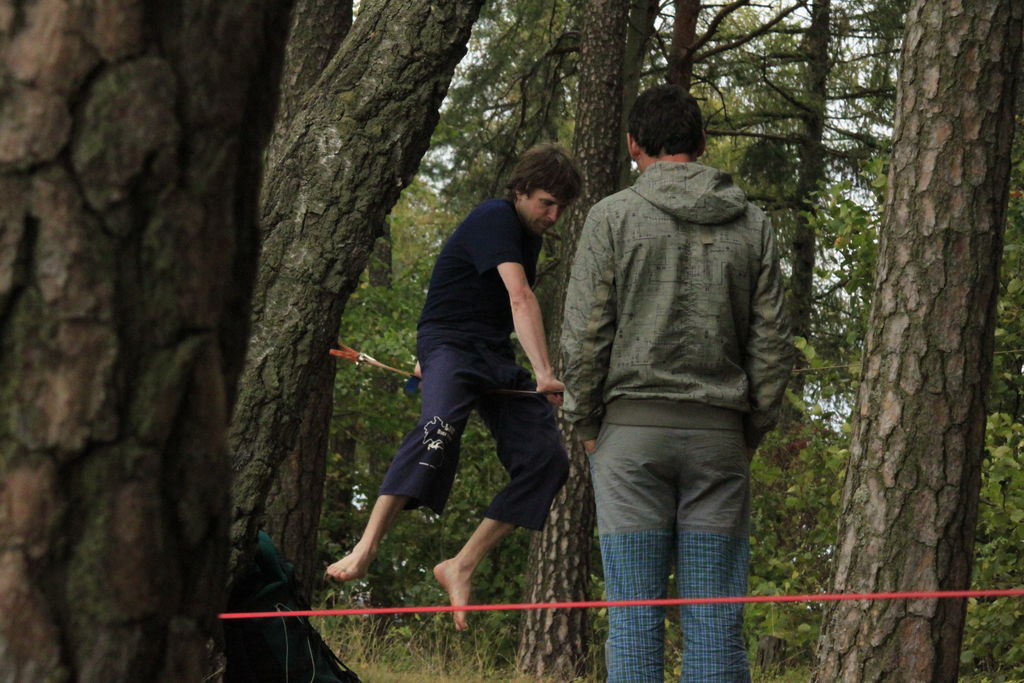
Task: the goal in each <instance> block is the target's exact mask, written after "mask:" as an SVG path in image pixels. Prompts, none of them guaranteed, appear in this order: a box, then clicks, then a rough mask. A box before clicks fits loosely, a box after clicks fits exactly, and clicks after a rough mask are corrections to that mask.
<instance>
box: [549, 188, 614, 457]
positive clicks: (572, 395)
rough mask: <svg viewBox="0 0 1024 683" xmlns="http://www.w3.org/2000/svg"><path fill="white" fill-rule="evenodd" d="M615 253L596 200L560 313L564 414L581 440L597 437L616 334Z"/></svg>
mask: <svg viewBox="0 0 1024 683" xmlns="http://www.w3.org/2000/svg"><path fill="white" fill-rule="evenodd" d="M615 305H616V303H615V253H614V245H613V243H612V234H611V227H610V224H609V220H608V216H607V212H606V211H603V210H602V204H601V203H598V204H596V205H594V207H593V208H592V209H591V210H590V213H589V214H588V215H587V220H586V222H585V223H584V225H583V231H582V233H581V235H580V242H579V246H578V247H577V249H576V257H575V259H574V261H573V265H572V271H571V274H570V277H569V285H568V287H567V289H566V297H565V313H564V316H563V319H562V337H561V355H562V371H561V379H562V381H563V382H564V383H565V402H564V403H563V405H562V415H563V416H564V417H565V418H566V420H568V421H569V422H570V423H572V424H573V425H574V427H575V431H576V437H577V438H578V439H579V440H580V441H586V440H589V439H596V438H597V434H598V431H599V430H600V428H601V418H602V417H603V416H604V399H603V395H604V384H605V379H606V377H607V370H608V366H609V360H610V358H611V351H612V340H613V338H614V336H615V317H616V316H615Z"/></svg>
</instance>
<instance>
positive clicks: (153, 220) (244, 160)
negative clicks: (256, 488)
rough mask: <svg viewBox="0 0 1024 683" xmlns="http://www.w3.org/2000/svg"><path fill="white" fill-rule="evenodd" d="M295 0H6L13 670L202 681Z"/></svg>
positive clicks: (0, 276) (3, 514) (3, 354)
mask: <svg viewBox="0 0 1024 683" xmlns="http://www.w3.org/2000/svg"><path fill="white" fill-rule="evenodd" d="M289 5H290V3H289V2H288V1H287V0H278V1H275V0H262V1H257V2H248V3H227V2H219V1H212V0H207V1H203V0H192V1H186V2H182V3H166V2H156V1H153V0H148V1H142V0H140V1H137V2H105V3H97V2H88V1H83V2H77V3H67V2H57V1H52V2H51V1H49V0H37V1H35V2H29V1H26V2H15V3H12V2H10V0H0V112H2V114H0V197H2V198H3V199H2V201H0V247H2V248H0V387H2V388H0V671H2V672H3V675H2V677H3V679H4V680H17V681H64V680H74V681H86V682H88V681H103V682H104V683H110V682H117V681H131V682H133V683H134V682H137V681H167V682H168V683H171V682H177V681H198V680H200V679H201V676H202V672H203V667H204V662H205V650H206V643H207V640H208V639H209V637H210V635H211V633H212V632H213V630H214V624H215V615H216V613H217V611H218V609H220V608H221V607H222V603H223V597H224V582H225V579H226V561H227V550H228V524H229V500H228V490H229V473H230V465H229V459H228V449H227V442H226V429H227V418H228V416H229V415H230V410H231V404H232V402H233V396H234V390H235V385H236V379H237V376H238V373H239V371H240V368H241V358H242V356H243V352H244V348H245V343H246V339H247V332H246V329H247V325H248V302H249V299H250V295H251V291H252V277H253V274H254V272H255V265H256V253H257V244H258V239H257V238H258V229H257V188H258V185H259V176H260V158H261V154H262V150H263V147H264V145H265V143H266V139H267V137H268V133H269V131H270V125H271V120H272V116H273V106H274V102H275V101H276V96H277V80H278V77H279V75H280V61H281V56H282V54H283V51H284V29H283V28H282V27H284V26H286V25H287V18H288V10H289Z"/></svg>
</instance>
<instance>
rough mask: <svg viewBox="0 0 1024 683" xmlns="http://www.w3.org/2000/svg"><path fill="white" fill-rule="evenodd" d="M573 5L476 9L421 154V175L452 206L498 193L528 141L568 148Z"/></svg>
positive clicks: (563, 1)
mask: <svg viewBox="0 0 1024 683" xmlns="http://www.w3.org/2000/svg"><path fill="white" fill-rule="evenodd" d="M577 4H578V3H577V2H571V1H569V0H546V1H545V2H511V1H510V0H500V1H498V2H489V3H487V4H485V5H484V8H483V10H481V13H480V19H479V20H478V21H477V24H476V26H475V27H474V29H473V37H472V39H471V40H470V45H469V56H468V58H467V59H465V60H464V61H463V63H462V64H461V65H460V66H459V69H458V71H457V72H456V76H455V80H454V82H453V84H452V88H451V90H450V92H449V94H448V98H447V99H446V101H445V105H444V113H443V116H442V118H441V122H440V124H439V125H438V127H437V129H436V130H435V132H434V137H433V140H432V141H431V150H430V152H429V153H428V155H427V157H426V159H424V168H423V171H424V173H425V174H426V175H427V176H428V177H429V178H431V180H432V181H433V182H434V183H435V184H436V185H438V186H439V187H443V188H444V191H445V194H446V196H447V197H448V198H449V200H450V201H452V202H454V204H453V206H454V208H455V209H456V210H457V211H459V212H465V211H467V210H468V209H469V208H471V207H472V206H473V205H475V204H476V203H477V202H479V201H481V200H483V199H487V198H489V197H496V196H500V195H502V194H503V193H504V187H503V183H504V181H505V178H506V176H507V175H508V172H509V171H510V170H511V168H512V164H513V163H515V160H516V158H517V157H518V155H519V154H520V153H522V152H523V151H524V150H526V149H527V148H528V147H530V146H531V145H533V144H536V143H538V142H547V141H560V142H562V143H563V144H565V145H566V146H567V147H570V148H571V146H572V144H571V141H572V122H573V112H572V109H571V103H572V96H573V94H574V93H575V91H576V79H575V74H576V61H577V55H578V51H579V45H578V42H579V33H578V31H577V30H576V26H575V24H576V22H577V21H578V18H579V14H578V12H576V11H574V10H575V9H576V5H577Z"/></svg>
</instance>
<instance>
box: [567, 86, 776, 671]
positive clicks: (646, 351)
mask: <svg viewBox="0 0 1024 683" xmlns="http://www.w3.org/2000/svg"><path fill="white" fill-rule="evenodd" d="M628 131H629V132H628V134H627V137H626V142H627V145H628V147H629V152H630V155H631V156H632V158H633V160H634V161H635V162H636V163H637V166H638V168H639V170H640V173H641V175H640V177H639V178H638V179H637V181H636V183H635V184H634V185H633V186H632V187H631V188H629V189H626V190H623V191H621V192H618V193H616V194H614V195H611V196H610V197H607V198H605V199H604V200H602V201H600V202H598V203H597V204H595V205H594V207H593V208H592V209H591V211H590V213H589V215H588V216H587V221H586V224H585V226H584V228H583V233H582V235H581V237H580V242H579V247H578V249H577V252H576V258H575V261H574V263H573V268H572V277H571V280H570V284H569V289H568V292H567V295H566V306H565V318H564V325H563V328H562V354H563V361H564V363H563V367H564V370H563V374H562V379H563V381H564V382H565V384H566V395H565V405H564V407H563V412H564V414H565V416H566V418H567V419H568V420H569V421H570V422H571V423H573V424H574V427H575V433H576V436H577V438H579V439H580V440H581V441H582V442H583V445H584V448H585V450H586V451H587V452H588V454H589V460H590V471H591V476H592V479H593V483H594V495H595V499H596V503H597V519H598V531H599V533H600V540H601V557H602V562H603V564H604V575H605V588H606V592H607V595H608V599H609V600H640V599H656V598H664V597H666V593H667V585H668V578H669V575H670V574H671V573H672V571H673V569H674V570H675V575H676V587H677V591H678V594H679V596H680V597H682V598H698V597H725V596H739V595H744V594H745V593H746V589H747V573H748V568H749V552H750V551H749V542H748V534H749V524H750V487H749V484H750V466H749V463H750V459H751V457H752V456H753V452H754V449H756V448H757V445H758V443H760V441H761V439H762V437H763V436H764V434H765V433H766V432H767V431H768V430H769V429H771V428H772V427H773V426H774V424H775V422H776V420H777V416H778V411H779V407H780V403H781V399H782V395H783V391H784V389H785V385H786V381H787V379H788V377H789V373H790V370H791V368H792V362H793V361H792V353H791V348H792V347H791V344H790V337H789V330H788V325H787V323H786V320H785V316H784V305H783V282H782V276H781V274H780V271H779V265H778V260H777V257H776V253H775V238H774V235H773V234H772V228H771V225H770V223H769V221H768V219H767V217H766V216H765V215H764V214H763V213H762V212H761V211H760V210H759V209H758V208H757V207H755V206H754V205H753V204H751V203H750V202H748V201H747V199H746V196H745V195H744V193H743V192H742V190H740V189H739V188H738V187H736V186H735V185H734V184H733V183H732V180H731V178H730V177H729V176H728V175H727V174H725V173H723V172H721V171H718V170H715V169H713V168H709V167H707V166H703V165H700V164H697V163H695V161H696V159H697V158H698V157H699V156H700V155H701V154H702V153H703V152H704V144H705V139H704V131H703V123H702V118H701V112H700V108H699V106H698V105H697V101H696V100H695V99H694V98H693V97H692V96H691V95H690V94H689V93H687V92H686V91H685V90H683V89H682V88H679V87H677V86H658V87H654V88H651V89H649V90H647V91H645V92H643V93H642V94H641V95H640V96H639V98H638V99H637V101H636V104H635V105H634V106H633V109H632V111H631V112H630V116H629V123H628ZM673 549H675V557H674V558H673V556H672V555H673ZM681 620H682V630H683V650H684V654H683V667H682V675H681V679H680V680H682V681H694V682H696V681H700V682H702V683H708V682H712V681H728V682H729V683H732V682H738V681H749V680H750V671H749V666H748V663H747V655H746V645H745V643H744V639H743V608H742V605H733V604H727V605H684V606H683V607H682V608H681ZM664 621H665V613H664V608H659V607H625V608H613V609H610V610H609V634H608V642H607V644H606V647H605V655H606V660H607V664H608V680H609V681H658V682H660V681H662V680H663V675H664V674H663V669H664Z"/></svg>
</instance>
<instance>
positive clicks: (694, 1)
mask: <svg viewBox="0 0 1024 683" xmlns="http://www.w3.org/2000/svg"><path fill="white" fill-rule="evenodd" d="M700 8H701V2H700V0H676V16H675V21H674V22H673V24H672V49H671V51H670V52H669V56H668V82H669V83H672V84H673V85H678V86H680V87H682V88H684V89H686V90H689V89H690V83H692V82H693V52H694V50H693V47H694V45H695V44H696V43H697V17H698V16H699V15H700Z"/></svg>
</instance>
